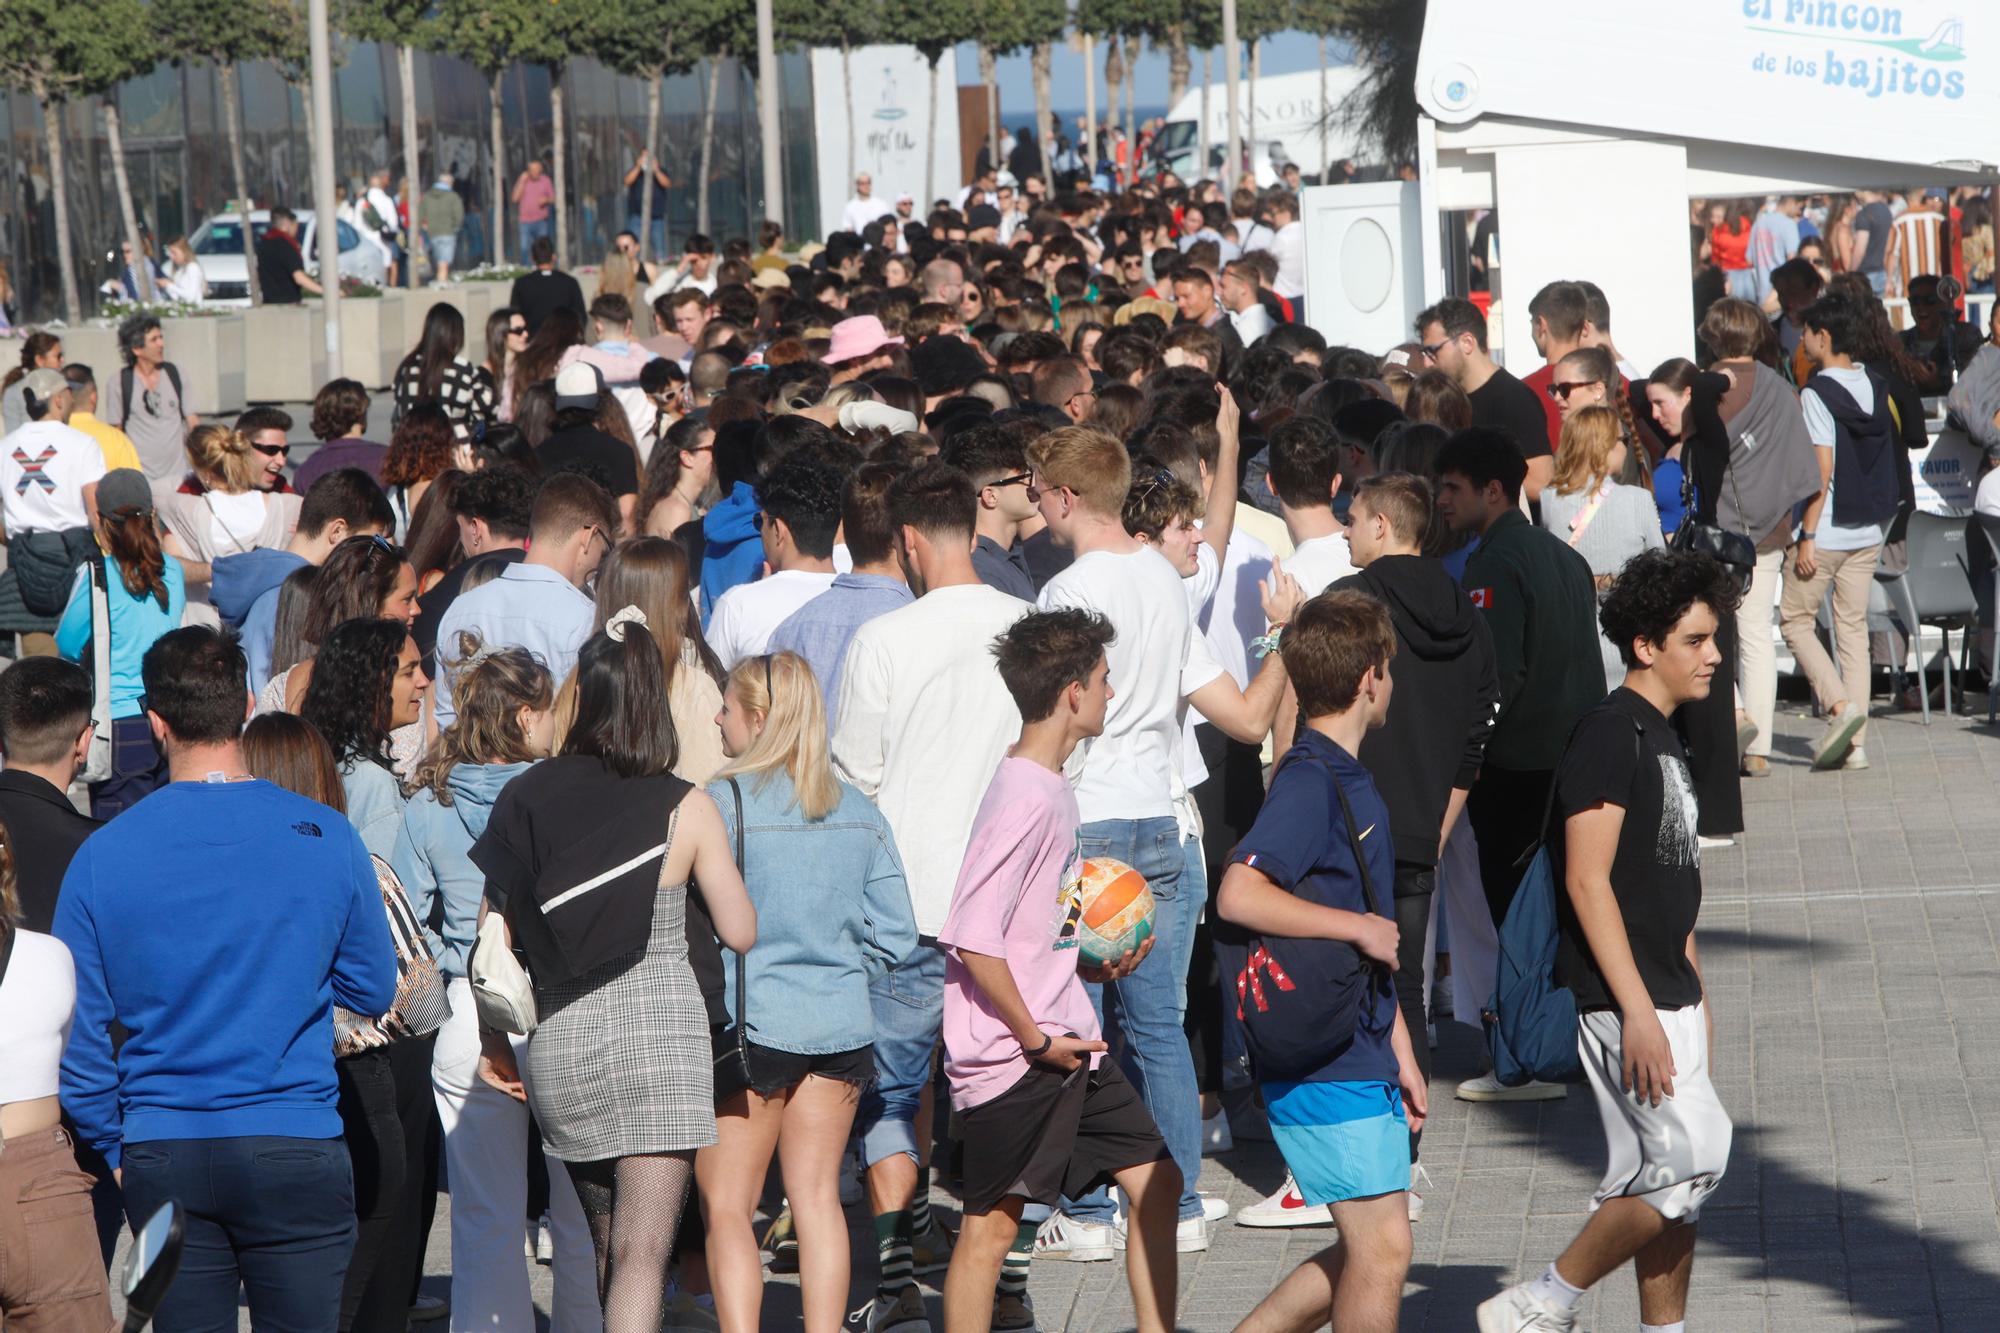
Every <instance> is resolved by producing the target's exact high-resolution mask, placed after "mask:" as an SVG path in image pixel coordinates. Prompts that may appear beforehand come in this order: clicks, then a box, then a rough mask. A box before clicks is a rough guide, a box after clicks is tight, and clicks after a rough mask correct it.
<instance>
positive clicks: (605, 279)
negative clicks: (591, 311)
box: [597, 248, 639, 305]
mask: <svg viewBox="0 0 2000 1333" xmlns="http://www.w3.org/2000/svg"><path fill="white" fill-rule="evenodd" d="M638 282H639V274H638V270H637V268H636V267H635V266H634V264H633V262H632V258H631V256H630V255H627V254H626V253H625V252H624V251H623V250H619V249H616V248H614V249H612V250H610V251H609V252H608V253H606V254H605V256H604V263H603V264H601V265H599V266H598V270H597V294H598V295H599V296H622V297H624V298H625V299H626V300H627V301H630V302H631V303H633V304H634V305H637V304H638V302H639V292H638Z"/></svg>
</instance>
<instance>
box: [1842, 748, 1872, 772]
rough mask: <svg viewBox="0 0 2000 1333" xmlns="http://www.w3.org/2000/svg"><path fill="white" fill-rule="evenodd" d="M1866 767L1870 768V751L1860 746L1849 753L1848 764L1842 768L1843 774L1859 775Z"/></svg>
mask: <svg viewBox="0 0 2000 1333" xmlns="http://www.w3.org/2000/svg"><path fill="white" fill-rule="evenodd" d="M1866 767H1868V751H1866V750H1864V749H1862V748H1861V747H1860V746H1859V745H1857V746H1855V747H1854V748H1853V749H1852V750H1849V751H1848V752H1847V762H1845V763H1843V764H1842V765H1841V766H1840V768H1841V771H1842V772H1843V773H1858V772H1860V771H1861V770H1862V769H1864V768H1866Z"/></svg>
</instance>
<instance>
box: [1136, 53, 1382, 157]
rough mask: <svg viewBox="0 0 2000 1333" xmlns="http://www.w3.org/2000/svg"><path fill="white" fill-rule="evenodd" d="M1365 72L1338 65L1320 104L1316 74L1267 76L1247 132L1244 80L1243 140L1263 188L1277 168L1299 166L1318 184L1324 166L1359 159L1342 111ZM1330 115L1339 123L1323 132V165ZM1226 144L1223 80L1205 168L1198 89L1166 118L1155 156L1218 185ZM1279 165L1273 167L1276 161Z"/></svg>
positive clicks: (1211, 99) (1211, 101) (1211, 100)
mask: <svg viewBox="0 0 2000 1333" xmlns="http://www.w3.org/2000/svg"><path fill="white" fill-rule="evenodd" d="M1365 77H1366V74H1365V72H1364V71H1362V70H1360V69H1357V68H1356V67H1355V66H1353V65H1336V66H1333V67H1331V68H1329V69H1328V70H1327V72H1326V95H1325V98H1324V100H1323V101H1322V98H1321V96H1320V77H1319V71H1318V70H1316V69H1309V70H1304V71H1302V72H1300V73H1297V74H1275V75H1267V76H1266V77H1264V78H1261V79H1259V80H1257V123H1256V127H1255V130H1254V132H1253V131H1252V130H1251V128H1250V125H1249V119H1248V117H1249V115H1250V81H1249V79H1248V78H1245V79H1244V81H1243V83H1242V86H1241V87H1240V88H1239V89H1238V92H1237V114H1238V115H1239V116H1240V117H1242V118H1243V122H1244V127H1245V128H1244V138H1245V139H1246V140H1248V141H1249V144H1250V162H1251V165H1252V166H1253V168H1254V169H1255V170H1256V173H1257V178H1258V180H1259V181H1260V182H1263V183H1266V184H1268V183H1270V182H1271V181H1272V180H1273V179H1274V178H1275V177H1276V174H1277V168H1278V167H1280V166H1283V165H1284V164H1285V163H1287V162H1296V163H1298V164H1299V170H1300V171H1302V172H1304V173H1305V174H1306V175H1307V176H1308V177H1311V178H1317V177H1318V176H1319V175H1320V173H1321V171H1322V170H1323V169H1324V167H1325V164H1326V162H1338V161H1340V160H1341V159H1343V158H1353V157H1355V156H1356V154H1357V152H1358V148H1357V144H1356V135H1355V133H1354V132H1353V131H1352V130H1350V129H1347V128H1345V127H1343V126H1342V125H1341V124H1340V123H1339V119H1338V117H1339V113H1340V108H1341V104H1342V103H1343V101H1345V99H1346V98H1347V97H1348V96H1349V95H1350V94H1352V93H1353V92H1354V91H1355V89H1356V88H1358V87H1359V86H1360V85H1361V82H1362V80H1363V79H1364V78H1365ZM1327 107H1331V108H1332V111H1333V115H1334V116H1335V119H1334V120H1333V121H1332V122H1330V123H1329V124H1328V125H1327V127H1326V159H1325V161H1322V159H1321V157H1320V122H1321V120H1322V119H1323V115H1322V112H1323V110H1324V109H1325V108H1327ZM1228 144H1229V96H1228V91H1227V89H1226V87H1225V86H1224V84H1223V82H1222V80H1220V79H1217V80H1216V81H1215V82H1214V83H1213V84H1211V85H1210V87H1209V91H1208V152H1209V161H1208V163H1207V164H1206V165H1204V164H1203V163H1201V162H1199V161H1197V159H1198V158H1199V157H1200V156H1201V85H1200V84H1196V85H1194V86H1193V87H1191V88H1189V89H1188V90H1187V92H1186V94H1185V95H1183V96H1182V98H1181V100H1180V101H1179V102H1177V103H1175V104H1174V107H1173V109H1172V110H1171V111H1169V112H1168V113H1167V123H1166V126H1165V128H1164V129H1163V130H1161V132H1160V137H1159V139H1158V140H1157V141H1156V142H1155V145H1154V153H1155V155H1156V156H1158V157H1160V158H1162V159H1163V160H1164V161H1165V163H1166V165H1167V167H1168V168H1169V169H1170V170H1172V171H1173V173H1174V174H1175V175H1176V176H1179V177H1180V178H1181V179H1182V180H1184V181H1194V180H1198V179H1200V178H1202V177H1204V176H1209V177H1213V176H1215V175H1216V173H1217V171H1218V170H1219V168H1220V166H1221V163H1222V159H1223V157H1224V155H1225V154H1226V153H1227V152H1228ZM1273 158H1275V159H1276V162H1275V164H1274V163H1273V161H1272V159H1273Z"/></svg>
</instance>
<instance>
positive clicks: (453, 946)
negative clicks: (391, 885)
mask: <svg viewBox="0 0 2000 1333" xmlns="http://www.w3.org/2000/svg"><path fill="white" fill-rule="evenodd" d="M530 767H531V765H528V764H459V765H457V766H456V767H454V768H453V769H452V770H451V776H450V777H449V778H447V779H446V785H448V786H449V787H450V788H451V804H450V805H440V804H438V798H437V793H435V792H433V791H431V790H430V789H429V788H428V787H426V788H424V789H422V790H421V791H419V792H417V794H416V795H414V796H412V797H411V798H410V802H409V804H408V805H407V806H406V807H404V810H403V822H402V825H401V827H399V828H398V829H397V830H396V846H395V850H393V851H392V852H390V854H389V865H390V868H391V869H393V870H394V871H395V872H396V877H397V878H398V879H400V880H402V881H403V891H404V892H405V893H408V894H409V895H410V906H411V907H413V908H415V909H416V913H417V920H419V921H421V922H423V924H424V935H425V937H426V938H427V939H428V940H429V941H430V945H431V953H432V955H433V956H434V957H436V959H437V964H438V970H439V971H440V972H442V973H444V974H445V976H446V977H448V978H455V977H462V976H465V975H466V962H467V959H468V958H470V957H471V954H472V941H473V938H474V936H475V935H476V934H477V932H478V926H479V899H480V898H481V896H482V895H484V893H485V892H486V876H485V875H484V874H482V873H481V872H480V870H479V867H477V866H475V865H473V864H472V860H471V858H470V857H469V856H468V855H467V853H469V852H470V851H471V850H472V844H473V843H474V842H477V841H478V840H479V835H480V834H482V833H484V832H485V831H486V820H487V817H488V816H489V815H491V814H492V813H493V802H494V801H496V800H498V799H499V798H500V789H501V788H502V787H504V786H506V785H507V784H508V783H509V782H511V781H512V780H513V779H514V778H515V777H516V776H518V775H519V774H522V773H525V772H527V771H528V769H529V768H530Z"/></svg>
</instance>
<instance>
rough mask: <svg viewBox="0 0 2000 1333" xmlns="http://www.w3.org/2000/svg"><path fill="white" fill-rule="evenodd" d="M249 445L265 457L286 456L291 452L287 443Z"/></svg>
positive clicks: (290, 447)
mask: <svg viewBox="0 0 2000 1333" xmlns="http://www.w3.org/2000/svg"><path fill="white" fill-rule="evenodd" d="M250 447H251V448H252V449H255V450H256V451H257V452H258V453H260V454H262V455H264V457H266V458H288V457H290V456H291V452H292V446H291V445H289V444H253V445H251V446H250Z"/></svg>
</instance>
